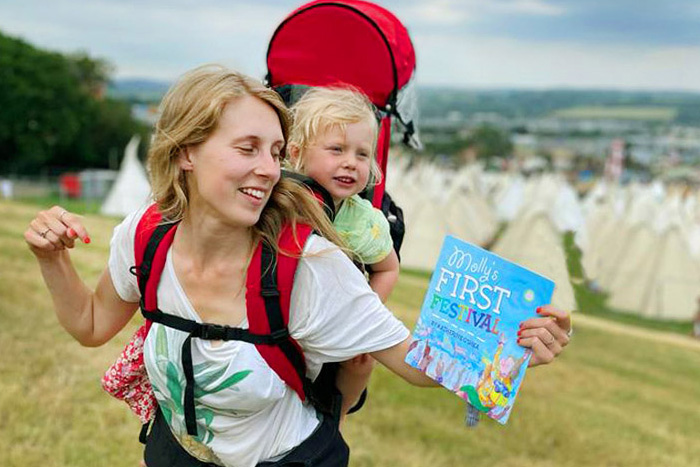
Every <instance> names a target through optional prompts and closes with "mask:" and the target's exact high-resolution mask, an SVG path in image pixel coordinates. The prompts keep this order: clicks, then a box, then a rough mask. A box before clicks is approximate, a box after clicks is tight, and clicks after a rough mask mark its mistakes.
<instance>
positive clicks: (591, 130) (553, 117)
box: [108, 80, 700, 184]
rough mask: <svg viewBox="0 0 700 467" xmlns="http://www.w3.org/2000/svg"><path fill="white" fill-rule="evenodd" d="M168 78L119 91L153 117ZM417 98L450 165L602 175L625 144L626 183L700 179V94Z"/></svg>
mask: <svg viewBox="0 0 700 467" xmlns="http://www.w3.org/2000/svg"><path fill="white" fill-rule="evenodd" d="M167 87H168V83H165V82H157V81H147V80H117V81H114V82H113V83H112V85H111V87H110V88H109V91H108V94H109V95H111V96H112V97H115V98H119V99H124V100H128V101H129V102H131V103H132V109H133V114H134V116H135V117H136V118H138V119H139V120H141V121H144V122H147V123H153V121H154V120H155V118H156V116H157V102H158V101H159V100H160V98H161V97H162V95H163V94H164V92H165V91H166V90H167ZM414 91H415V92H414V96H408V98H404V102H403V105H409V106H414V107H415V111H417V114H418V118H417V122H418V129H419V133H420V138H421V140H422V142H423V145H424V150H423V151H421V152H420V153H418V152H415V153H413V155H414V156H415V157H428V158H432V159H435V160H436V161H438V162H442V163H445V164H453V165H461V164H462V163H466V162H470V161H472V160H475V159H483V160H484V162H485V165H486V167H487V168H502V167H504V165H508V164H518V165H519V168H520V169H522V170H525V171H528V170H556V171H567V172H573V173H574V174H575V176H576V177H583V178H585V177H595V176H596V175H599V174H601V173H602V172H603V170H604V167H605V161H606V160H607V159H608V158H609V156H610V154H611V151H613V148H614V147H616V145H617V147H621V149H620V150H621V151H622V156H621V157H622V159H623V164H624V167H625V170H624V172H623V174H622V181H623V182H624V181H627V180H640V181H648V180H650V179H651V178H654V177H659V178H661V179H666V180H671V181H673V180H674V179H681V180H682V181H684V182H688V183H691V184H698V183H700V172H698V171H697V170H696V169H695V168H693V166H694V165H696V164H697V162H698V161H700V94H697V93H684V92H671V91H669V92H643V91H637V92H625V91H598V90H474V89H457V88H436V87H418V88H417V89H415V90H414Z"/></svg>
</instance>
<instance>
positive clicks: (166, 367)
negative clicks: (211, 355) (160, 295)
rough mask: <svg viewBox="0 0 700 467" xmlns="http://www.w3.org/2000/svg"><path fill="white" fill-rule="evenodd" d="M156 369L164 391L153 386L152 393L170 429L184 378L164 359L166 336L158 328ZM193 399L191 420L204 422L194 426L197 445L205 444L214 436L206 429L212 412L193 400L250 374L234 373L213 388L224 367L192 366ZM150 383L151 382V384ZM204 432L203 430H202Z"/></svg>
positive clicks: (179, 408) (178, 411)
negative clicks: (163, 377)
mask: <svg viewBox="0 0 700 467" xmlns="http://www.w3.org/2000/svg"><path fill="white" fill-rule="evenodd" d="M156 366H157V367H158V370H159V371H160V372H161V373H164V374H165V379H166V388H165V390H163V388H160V387H158V386H157V384H153V390H154V391H155V392H156V393H160V394H161V395H162V397H161V398H159V403H160V408H161V410H162V411H163V415H164V416H165V419H166V420H167V421H168V424H169V425H170V426H172V421H173V414H177V415H180V416H184V414H185V410H184V406H183V404H184V399H183V391H184V388H185V375H184V374H183V373H182V370H181V368H180V367H178V366H176V365H175V364H174V363H173V362H172V361H170V359H169V355H168V335H167V332H166V331H165V329H164V327H163V326H158V330H157V332H156ZM193 369H194V381H195V385H194V397H195V418H196V419H197V420H203V421H204V427H202V424H201V423H198V425H199V426H198V429H197V436H196V437H194V439H196V440H197V441H199V442H200V443H204V444H209V443H210V442H211V441H212V439H214V433H213V432H212V431H211V430H210V429H209V427H210V426H211V423H212V422H213V421H214V417H215V415H214V412H213V411H212V410H211V409H208V408H206V407H203V406H201V405H199V404H197V399H199V398H200V397H202V396H205V395H207V394H214V393H216V392H219V391H223V390H224V389H227V388H231V387H233V386H235V385H236V384H238V383H240V382H241V381H243V380H244V379H245V378H246V377H247V376H248V375H249V374H251V373H252V372H253V370H242V371H238V372H236V373H234V374H232V375H231V376H229V377H227V378H226V379H224V380H223V381H222V382H220V383H219V384H217V385H216V386H214V387H211V385H213V384H215V382H216V381H218V380H219V379H221V378H222V377H223V376H224V375H225V374H226V370H227V367H225V366H220V365H215V364H213V363H211V362H204V363H200V364H197V365H194V368H193ZM152 383H153V382H152ZM202 428H204V429H202Z"/></svg>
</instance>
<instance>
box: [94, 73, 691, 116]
mask: <svg viewBox="0 0 700 467" xmlns="http://www.w3.org/2000/svg"><path fill="white" fill-rule="evenodd" d="M170 84H171V83H170V82H167V81H157V80H148V79H117V80H114V81H112V82H111V83H110V86H109V88H108V91H107V92H108V94H109V95H110V96H111V97H114V98H117V99H123V100H127V101H130V102H133V103H157V102H158V101H160V99H161V98H162V97H163V95H164V94H165V92H166V91H167V90H168V87H169V86H170ZM416 94H417V104H418V109H419V114H420V118H419V122H420V120H423V119H428V120H430V119H442V118H446V117H447V116H451V117H452V118H457V119H465V120H466V119H468V118H469V117H470V116H472V115H474V114H483V113H494V114H498V115H500V116H502V117H506V118H540V117H546V116H557V117H559V118H572V116H575V115H581V118H584V116H588V117H590V118H610V117H611V116H615V115H617V116H619V115H624V114H630V112H632V114H634V108H639V109H640V111H639V112H637V115H642V114H643V115H645V116H648V118H649V119H650V120H654V118H655V117H654V116H655V115H657V116H659V121H663V122H664V123H675V124H679V125H690V126H700V93H692V92H674V91H668V92H662V91H615V90H610V91H604V90H603V91H601V90H574V89H565V90H557V89H555V90H527V89H492V90H484V89H460V88H447V87H434V86H423V87H418V90H417V93H416ZM606 108H607V109H608V111H602V112H600V111H595V112H589V111H584V112H581V109H588V110H590V109H606ZM642 109H643V110H642ZM613 118H614V117H613Z"/></svg>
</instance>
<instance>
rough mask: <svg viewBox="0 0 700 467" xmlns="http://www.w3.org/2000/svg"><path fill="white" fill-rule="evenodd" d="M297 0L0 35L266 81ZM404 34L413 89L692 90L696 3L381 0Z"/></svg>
mask: <svg viewBox="0 0 700 467" xmlns="http://www.w3.org/2000/svg"><path fill="white" fill-rule="evenodd" d="M302 3H303V2H301V1H288V0H257V1H256V0H252V1H251V0H240V1H237V0H199V1H196V0H140V1H136V0H89V1H88V0H83V1H79V0H0V31H2V32H3V33H4V34H8V35H11V36H15V37H21V38H22V39H24V40H26V41H27V42H30V43H31V44H33V45H35V46H38V47H41V48H47V49H51V50H55V51H59V52H76V51H85V52H87V53H88V54H89V55H90V56H92V57H96V58H103V59H106V60H107V61H109V62H110V63H111V64H112V65H114V69H115V73H114V75H115V77H118V78H149V79H157V80H167V81H172V80H174V79H175V78H177V77H178V76H179V75H180V74H182V73H184V72H185V71H187V70H188V69H190V68H193V67H195V66H197V65H201V64H203V63H212V62H216V63H222V64H224V65H227V66H229V67H232V68H234V69H237V70H239V71H242V72H245V73H247V74H249V75H252V76H256V77H263V76H264V74H265V53H266V50H267V44H268V42H269V40H270V37H271V36H272V33H273V32H274V30H275V28H276V26H277V25H278V24H279V23H280V21H281V20H283V19H284V17H285V16H286V15H287V14H288V13H290V12H291V11H292V10H293V9H295V8H296V7H298V6H300V5H301V4H302ZM377 3H379V4H381V5H382V6H384V7H385V8H387V9H389V10H390V11H392V12H393V13H394V14H395V15H396V16H397V17H398V18H399V19H400V20H401V21H402V22H403V23H404V25H405V26H406V27H407V28H408V31H409V33H410V34H411V38H412V40H413V44H414V47H415V49H416V57H417V69H416V82H417V84H418V85H446V86H453V87H466V88H522V89H533V88H534V89H551V88H558V89H560V88H570V89H575V88H584V89H621V90H685V91H694V92H700V1H698V0H462V1H457V0H386V1H379V2H377Z"/></svg>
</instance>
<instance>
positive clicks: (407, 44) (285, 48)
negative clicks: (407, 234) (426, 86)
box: [266, 0, 420, 254]
mask: <svg viewBox="0 0 700 467" xmlns="http://www.w3.org/2000/svg"><path fill="white" fill-rule="evenodd" d="M415 66H416V60H415V53H414V50H413V44H412V43H411V38H410V37H409V35H408V31H407V30H406V28H405V27H404V26H403V24H401V22H400V21H399V20H398V19H397V18H396V17H395V16H394V15H393V14H392V13H391V12H389V11H387V10H386V9H384V8H382V7H380V6H378V5H375V4H373V3H370V2H366V1H362V0H346V1H323V0H317V1H313V2H310V3H307V4H305V5H303V6H301V7H299V8H297V9H296V10H294V11H293V12H292V13H291V14H290V15H289V16H288V17H287V18H286V19H285V20H283V21H282V23H281V24H280V25H279V26H278V27H277V30H276V31H275V33H274V34H273V36H272V39H271V40H270V44H269V46H268V50H267V69H268V72H267V77H266V82H267V84H268V85H269V86H271V87H272V88H273V89H275V90H276V91H277V92H278V93H279V94H280V95H281V96H282V98H283V99H284V100H285V102H286V103H287V105H292V104H294V103H295V102H296V101H297V100H298V99H299V97H301V95H303V93H304V91H305V90H306V89H308V88H309V87H311V86H332V85H343V84H345V85H351V86H353V87H354V88H356V89H358V90H360V91H362V92H364V93H365V94H366V95H367V97H368V98H369V99H370V101H371V102H372V103H373V104H374V106H375V107H376V110H377V118H378V120H379V140H378V142H377V162H378V165H379V167H380V168H381V171H382V175H383V176H382V180H381V182H380V183H379V184H378V185H375V186H373V187H371V188H368V190H367V191H366V192H365V193H363V196H364V197H366V198H367V199H369V200H371V201H372V204H373V205H374V206H375V207H376V208H379V209H381V210H382V212H384V215H385V216H386V217H387V219H388V220H389V226H390V231H391V237H392V240H393V243H394V249H395V250H396V253H397V254H398V253H399V249H400V247H401V243H402V241H403V235H404V231H405V226H404V222H403V212H402V211H401V209H400V208H399V207H398V206H396V204H395V203H394V202H393V201H392V199H391V197H390V196H389V195H388V194H387V193H386V191H385V182H386V168H387V159H388V153H389V144H390V142H391V127H392V119H395V120H396V121H397V122H398V123H399V124H400V125H401V126H402V127H403V141H404V143H406V144H408V145H409V146H412V147H415V148H420V142H419V140H418V138H417V134H416V130H415V127H414V123H413V116H414V115H413V114H414V113H415V101H414V99H412V97H413V96H412V89H413V88H412V86H411V84H410V83H411V81H410V80H411V77H412V75H413V72H414V70H415Z"/></svg>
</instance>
